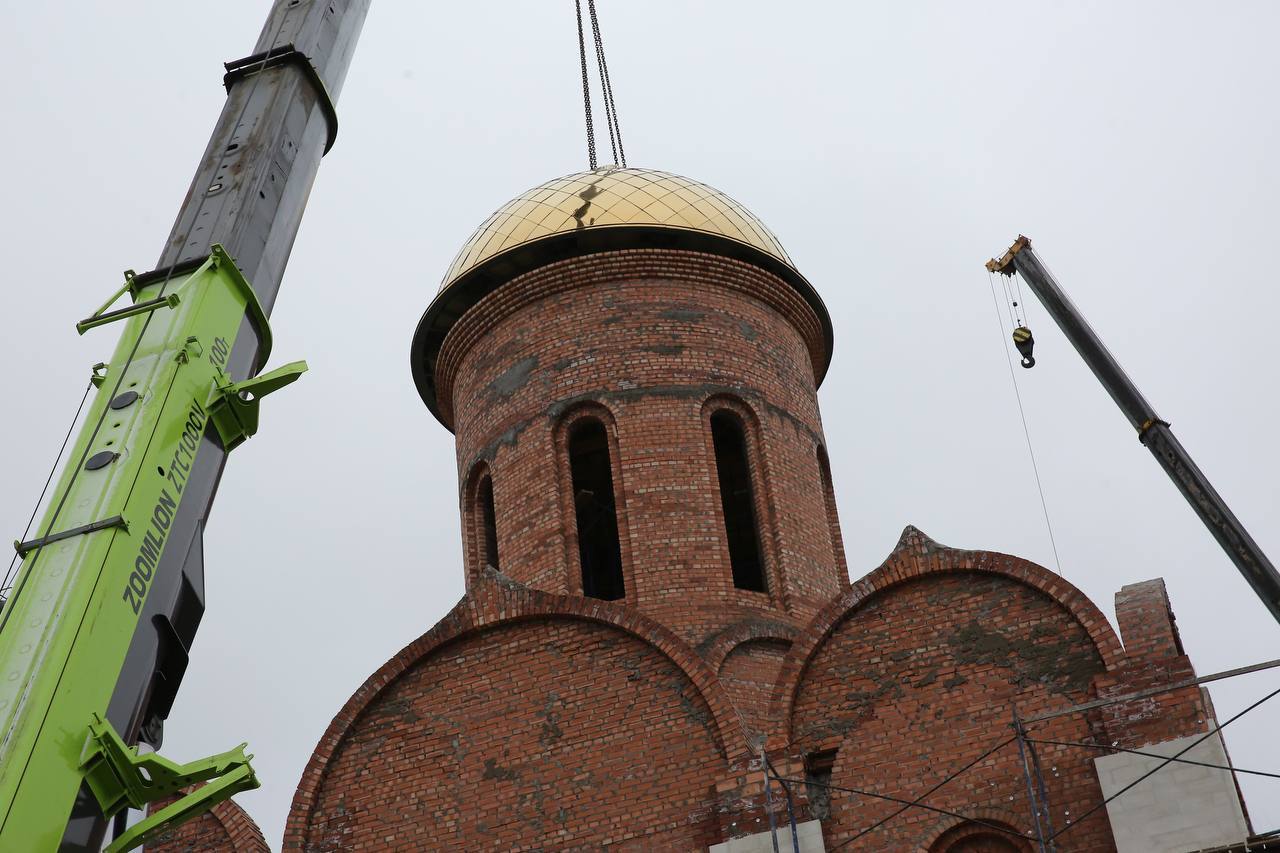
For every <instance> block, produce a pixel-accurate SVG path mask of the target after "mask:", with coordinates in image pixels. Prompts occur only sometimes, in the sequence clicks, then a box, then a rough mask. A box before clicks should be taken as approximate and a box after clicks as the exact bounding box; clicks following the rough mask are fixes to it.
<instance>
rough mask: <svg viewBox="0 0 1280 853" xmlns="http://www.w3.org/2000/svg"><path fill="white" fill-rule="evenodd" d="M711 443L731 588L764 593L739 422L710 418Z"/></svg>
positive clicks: (728, 416)
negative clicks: (718, 488) (722, 515)
mask: <svg viewBox="0 0 1280 853" xmlns="http://www.w3.org/2000/svg"><path fill="white" fill-rule="evenodd" d="M711 441H712V443H713V444H714V446H715V453H716V474H717V476H718V478H719V481H720V505H721V507H722V508H723V509H724V532H725V538H726V539H727V540H728V543H729V564H730V566H731V567H732V569H733V585H734V586H736V587H737V588H738V589H750V590H755V591H756V592H766V591H767V586H766V584H765V577H764V560H763V559H762V558H761V553H760V532H759V526H758V525H757V524H756V502H755V494H754V493H753V491H752V488H751V466H750V463H749V461H748V459H747V439H746V435H745V434H744V433H743V430H742V422H741V421H740V420H738V418H737V416H735V415H734V414H732V413H731V412H727V411H719V412H715V413H714V414H712V415H711Z"/></svg>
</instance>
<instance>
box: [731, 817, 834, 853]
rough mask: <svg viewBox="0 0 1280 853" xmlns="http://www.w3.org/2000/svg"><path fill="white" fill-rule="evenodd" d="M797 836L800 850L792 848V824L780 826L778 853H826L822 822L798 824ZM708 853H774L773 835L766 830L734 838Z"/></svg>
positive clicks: (810, 821)
mask: <svg viewBox="0 0 1280 853" xmlns="http://www.w3.org/2000/svg"><path fill="white" fill-rule="evenodd" d="M796 836H797V837H798V838H799V840H800V849H799V850H798V851H796V850H793V849H792V847H791V824H789V823H787V822H785V821H784V822H783V823H782V824H780V825H779V826H778V832H777V837H778V853H826V850H827V848H826V846H825V845H824V844H823V843H822V822H821V821H817V820H807V821H805V822H804V823H800V824H796ZM708 853H773V837H772V834H771V833H770V832H769V831H768V830H765V831H764V832H757V833H756V834H754V835H747V836H744V837H742V838H734V839H732V840H730V841H724V842H721V843H720V844H713V845H711V848H710V849H709V850H708Z"/></svg>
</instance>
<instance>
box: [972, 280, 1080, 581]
mask: <svg viewBox="0 0 1280 853" xmlns="http://www.w3.org/2000/svg"><path fill="white" fill-rule="evenodd" d="M987 278H988V279H990V280H991V299H992V301H993V303H994V304H995V309H996V325H998V326H1000V327H1001V328H1000V338H1001V341H1002V342H1003V343H1002V344H1001V346H1002V348H1003V349H1004V357H1005V361H1007V362H1008V364H1009V381H1010V382H1012V383H1013V395H1014V397H1015V398H1016V399H1017V401H1018V415H1019V416H1020V417H1021V418H1022V434H1023V435H1024V436H1025V437H1026V439H1027V454H1028V455H1029V456H1030V457H1031V471H1032V472H1033V473H1034V474H1035V478H1036V491H1038V492H1039V493H1040V509H1041V510H1042V511H1043V512H1044V526H1045V528H1046V529H1047V530H1048V531H1049V545H1050V547H1051V548H1052V549H1053V562H1054V565H1055V566H1056V567H1057V569H1058V574H1059V575H1061V576H1062V577H1066V575H1065V574H1063V572H1062V559H1061V558H1060V557H1059V556H1058V543H1057V540H1056V539H1055V538H1054V536H1053V522H1052V521H1050V520H1049V503H1048V501H1046V500H1045V497H1044V484H1043V483H1042V482H1041V480H1040V466H1039V465H1037V464H1036V451H1035V447H1033V446H1032V444H1031V430H1030V429H1029V428H1028V427H1027V412H1026V409H1025V408H1024V407H1023V405H1022V392H1021V391H1019V390H1018V376H1017V374H1016V373H1014V370H1013V357H1012V356H1011V355H1009V344H1008V342H1007V341H1004V328H1003V326H1004V323H1003V321H1002V320H1001V317H1000V298H999V297H998V296H997V295H996V286H995V278H994V276H992V274H991V273H989V272H988V273H987Z"/></svg>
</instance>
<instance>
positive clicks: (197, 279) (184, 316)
mask: <svg viewBox="0 0 1280 853" xmlns="http://www.w3.org/2000/svg"><path fill="white" fill-rule="evenodd" d="M368 7H369V0H275V2H274V3H273V5H272V8H271V12H270V14H269V16H268V18H267V22H266V24H265V26H264V27H263V29H262V33H261V35H260V37H259V39H258V42H257V45H256V46H255V48H254V50H253V52H252V54H251V55H250V56H248V57H246V58H244V59H241V60H237V61H235V62H230V63H227V65H226V74H225V76H224V78H223V82H224V85H225V86H226V90H227V99H226V102H225V105H224V106H223V109H222V114H221V116H220V117H219V119H218V122H217V124H216V125H215V127H214V130H213V134H212V136H211V138H210V140H209V143H208V147H207V148H206V149H205V152H204V155H203V156H202V157H201V159H200V164H199V166H198V167H197V169H196V174H195V177H194V179H193V180H192V183H191V188H190V189H189V190H188V192H187V196H186V199H185V200H184V202H183V204H182V207H181V209H180V210H179V212H178V216H177V219H176V222H175V223H174V226H173V230H172V232H171V233H170V235H169V237H168V239H167V240H166V241H165V244H164V250H163V251H162V252H161V255H160V260H159V262H158V263H157V265H156V268H155V269H154V270H153V271H151V272H149V273H144V274H141V275H134V274H133V273H132V272H130V273H126V274H125V282H124V285H123V286H122V287H121V288H120V289H119V290H118V291H117V292H116V294H115V295H114V296H113V297H112V298H111V299H110V300H108V302H107V303H106V304H105V305H104V306H103V307H102V308H100V309H99V310H98V311H96V312H94V313H93V314H92V315H91V316H89V317H87V318H86V319H84V320H82V321H81V322H80V323H78V324H76V328H77V329H78V330H79V331H80V332H81V333H82V334H83V333H85V332H90V333H93V334H102V332H101V331H93V330H95V329H99V327H105V326H109V325H114V324H115V323H120V324H121V326H122V331H121V335H120V339H119V342H118V343H117V345H116V348H115V353H114V355H113V356H112V357H111V358H110V360H109V361H107V362H106V363H104V364H102V365H98V366H97V367H96V368H95V370H94V374H93V377H92V382H93V384H94V385H95V386H96V390H95V392H94V394H93V399H92V403H91V404H90V406H89V409H88V414H87V416H86V418H85V420H84V423H83V426H82V428H81V430H80V433H79V435H78V437H77V439H76V441H75V443H74V445H73V450H72V452H71V454H70V455H69V456H68V457H67V459H68V461H67V463H66V465H65V467H64V470H63V471H62V472H61V474H60V478H59V480H58V483H57V487H56V489H55V490H54V491H53V492H52V496H51V499H50V501H49V503H48V507H47V509H46V511H45V514H44V516H43V518H42V520H41V522H40V525H39V527H37V528H36V529H35V531H34V532H35V533H36V534H37V535H36V536H35V537H34V538H32V539H30V540H28V541H25V542H19V543H15V546H16V547H17V549H18V552H19V554H20V555H21V557H22V565H21V569H20V571H19V573H18V574H17V576H16V579H15V581H14V583H13V586H12V587H11V588H10V589H9V590H8V591H7V596H6V598H5V599H4V600H3V607H2V608H0V850H13V851H19V850H21V851H46V850H55V849H61V850H86V851H87V850H94V851H96V850H100V849H101V845H102V841H103V838H104V835H105V833H106V830H107V828H108V824H109V822H110V819H111V818H112V817H113V816H114V815H116V814H119V813H121V812H122V810H123V809H125V808H126V807H132V808H135V809H137V808H142V807H144V806H145V805H146V804H147V803H149V802H153V801H155V800H157V799H160V798H162V797H166V796H170V795H173V794H176V793H178V792H179V790H180V789H182V788H184V787H185V786H188V785H191V784H193V783H197V782H207V783H208V784H206V785H205V786H204V787H203V788H201V789H199V790H198V791H196V792H195V793H192V794H188V795H186V796H185V797H182V798H181V799H179V800H178V802H176V803H174V804H173V805H171V806H169V807H167V808H165V809H163V810H161V811H160V812H158V813H157V814H154V815H151V816H149V817H147V818H146V819H144V820H143V821H142V822H140V823H138V824H136V825H134V826H131V827H128V828H127V829H126V828H124V827H120V828H119V834H118V835H117V836H116V837H115V839H114V841H112V843H111V846H110V848H109V849H111V850H125V849H130V848H131V847H136V846H137V845H139V844H141V843H143V842H145V841H146V840H147V839H149V838H152V837H154V836H155V835H156V834H158V833H159V832H160V831H162V830H163V829H164V828H166V826H169V825H172V823H174V822H176V821H178V820H182V819H184V818H186V817H190V816H192V815H194V814H197V813H198V812H199V811H200V810H202V809H204V808H208V807H209V806H211V805H213V804H214V803H216V802H218V801H220V800H223V799H226V798H227V797H229V796H231V795H232V794H234V793H236V792H237V791H239V790H245V789H247V788H251V787H256V786H257V780H256V778H255V777H254V774H253V770H252V768H251V767H250V765H249V761H248V757H247V756H245V755H244V753H243V749H242V748H240V749H236V750H231V751H230V752H227V753H223V754H222V755H218V756H213V757H212V758H209V759H205V760H203V761H197V762H193V763H191V764H187V765H177V764H174V763H173V762H170V761H166V760H165V759H163V758H160V757H159V756H156V755H150V754H145V755H139V754H138V752H137V750H136V749H134V748H133V747H132V746H130V745H131V744H136V743H138V742H139V741H142V742H144V743H146V744H148V745H149V746H150V747H151V748H158V747H159V746H160V741H161V733H162V724H163V721H164V719H165V718H166V717H167V716H168V713H169V710H170V707H171V706H172V703H173V700H174V696H175V694H176V691H177V689H178V685H179V683H180V682H181V680H182V676H183V672H184V671H185V669H186V666H187V656H188V652H189V650H190V648H191V644H192V640H193V638H194V636H195V633H196V630H197V628H198V626H199V624H200V620H201V617H202V615H203V613H204V561H203V556H202V545H201V542H202V535H203V531H204V526H205V522H206V519H207V518H208V515H209V510H210V507H211V505H212V503H213V497H214V494H215V492H216V490H217V485H218V480H219V478H220V477H221V474H222V469H223V466H224V464H225V463H226V459H227V454H228V452H229V451H230V450H231V449H233V448H234V447H235V446H236V445H238V444H239V443H240V442H241V441H243V440H244V439H245V438H247V437H249V436H251V435H253V433H254V432H255V431H256V430H257V424H258V405H259V401H260V400H261V398H262V397H263V396H265V395H267V394H269V393H270V392H272V391H274V390H276V389H277V388H279V387H281V386H283V385H285V384H288V383H289V382H291V381H293V380H294V379H296V378H297V377H298V376H299V375H300V374H301V372H302V371H303V370H305V369H306V367H305V365H304V364H302V363H301V362H298V363H294V364H291V365H286V366H285V367H283V368H280V369H277V370H274V371H271V372H270V373H267V374H261V375H260V374H259V371H260V370H261V369H262V367H263V365H264V364H265V362H266V360H267V357H268V354H269V352H270V349H271V329H270V326H269V324H268V320H267V318H268V316H269V315H270V313H271V307H272V305H273V304H274V302H275V297H276V293H277V290H278V289H279V287H280V282H281V278H282V276H283V274H284V269H285V264H286V262H287V261H288V258H289V253H290V250H291V248H292V246H293V241H294V237H295V236H296V234H297V231H298V226H299V224H300V222H301V220H302V213H303V209H304V207H305V205H306V200H307V196H308V194H309V192H310V190H311V185H312V182H313V181H314V180H315V176H316V173H317V171H318V169H319V165H320V159H321V157H322V156H323V155H324V154H325V153H326V152H327V151H328V150H329V148H330V147H331V146H332V145H333V142H334V138H335V135H336V133H337V113H336V110H335V108H334V104H335V101H336V99H337V97H338V93H339V91H340V89H341V87H342V83H343V80H344V78H345V77H346V73H347V68H348V66H349V65H350V61H351V56H352V53H353V51H354V49H355V45H356V40H357V38H358V36H359V34H360V30H361V27H362V26H363V23H364V19H365V16H366V13H367V12H368ZM104 289H105V288H104ZM126 294H127V295H128V296H129V297H131V299H132V304H130V305H128V306H127V307H125V308H121V309H117V310H109V309H111V306H112V304H114V302H115V301H116V300H117V299H120V298H122V297H124V296H125V295H126ZM68 325H70V324H68Z"/></svg>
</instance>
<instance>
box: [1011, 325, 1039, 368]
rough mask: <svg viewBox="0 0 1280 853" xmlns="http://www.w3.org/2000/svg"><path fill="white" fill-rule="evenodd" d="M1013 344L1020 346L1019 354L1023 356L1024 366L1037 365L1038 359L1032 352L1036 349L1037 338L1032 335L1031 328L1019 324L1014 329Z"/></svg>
mask: <svg viewBox="0 0 1280 853" xmlns="http://www.w3.org/2000/svg"><path fill="white" fill-rule="evenodd" d="M1013 345H1014V346H1015V347H1017V348H1018V355H1020V356H1022V366H1023V367H1035V366H1036V359H1035V356H1033V355H1032V354H1031V351H1032V350H1033V349H1035V346H1036V339H1035V338H1034V337H1032V336H1031V330H1030V329H1028V328H1027V327H1026V326H1019V327H1018V328H1016V329H1014V330H1013Z"/></svg>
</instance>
